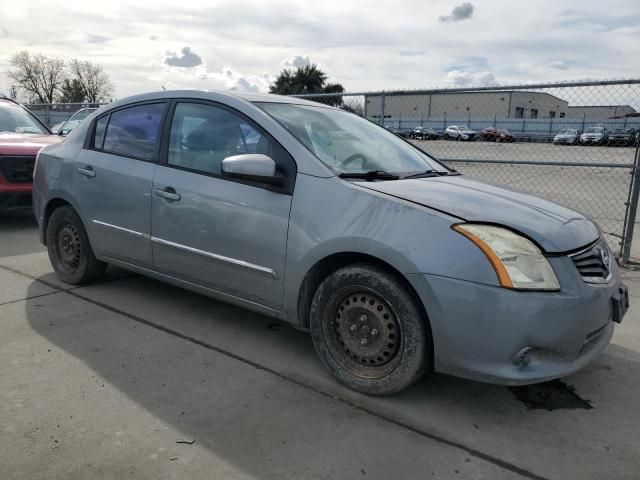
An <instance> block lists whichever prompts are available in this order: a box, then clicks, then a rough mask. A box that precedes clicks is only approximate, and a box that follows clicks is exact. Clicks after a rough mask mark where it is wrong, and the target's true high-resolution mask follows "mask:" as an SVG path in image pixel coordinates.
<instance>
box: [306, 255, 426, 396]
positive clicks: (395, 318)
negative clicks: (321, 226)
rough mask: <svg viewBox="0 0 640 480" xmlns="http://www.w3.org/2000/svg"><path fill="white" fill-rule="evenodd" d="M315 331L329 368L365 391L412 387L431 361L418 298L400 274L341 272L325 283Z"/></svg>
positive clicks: (316, 303)
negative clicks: (398, 277)
mask: <svg viewBox="0 0 640 480" xmlns="http://www.w3.org/2000/svg"><path fill="white" fill-rule="evenodd" d="M310 329H311V335H312V338H313V343H314V346H315V348H316V351H317V352H318V355H319V356H320V359H321V360H322V362H323V363H324V364H325V366H326V367H328V368H329V370H331V372H332V373H333V375H334V376H335V377H336V378H337V379H338V380H339V381H340V382H341V383H343V384H344V385H346V386H347V387H349V388H352V389H354V390H357V391H359V392H362V393H367V394H371V395H387V394H391V393H394V392H398V391H400V390H402V389H404V388H406V387H408V386H409V385H411V384H412V383H414V382H415V381H416V380H417V379H418V378H419V377H420V376H421V375H422V374H423V372H424V371H425V369H426V368H427V367H428V362H429V359H430V358H431V334H430V331H429V328H428V324H427V320H426V319H425V318H424V315H423V313H422V311H421V309H420V307H419V306H418V304H417V301H416V299H415V298H414V296H413V295H412V294H411V293H410V292H409V291H408V288H407V286H406V285H403V284H402V283H401V282H400V281H398V280H397V279H396V278H395V276H393V275H391V274H390V273H389V272H387V271H386V270H384V269H382V268H379V267H375V266H372V265H367V264H357V265H352V266H348V267H344V268H341V269H339V270H337V271H335V272H334V273H332V274H330V275H329V276H328V277H327V278H326V279H325V280H324V281H323V282H322V283H321V284H320V286H319V287H318V290H317V291H316V294H315V296H314V298H313V302H312V304H311V312H310Z"/></svg>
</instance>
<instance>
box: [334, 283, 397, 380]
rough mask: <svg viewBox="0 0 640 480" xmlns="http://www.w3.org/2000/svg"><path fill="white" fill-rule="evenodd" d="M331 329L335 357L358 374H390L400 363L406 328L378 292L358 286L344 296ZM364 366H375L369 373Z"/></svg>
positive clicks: (337, 305) (337, 308)
mask: <svg viewBox="0 0 640 480" xmlns="http://www.w3.org/2000/svg"><path fill="white" fill-rule="evenodd" d="M341 297H342V298H341V301H340V300H339V301H338V302H339V303H337V304H336V310H335V313H334V317H333V319H332V320H333V321H332V325H331V328H329V329H327V330H328V331H327V333H328V334H329V335H328V336H329V341H330V343H332V347H333V348H332V349H333V351H334V358H336V357H337V358H336V359H339V360H340V363H341V364H342V365H343V366H344V367H345V368H346V369H347V370H349V371H351V372H352V373H355V374H356V375H358V376H377V374H376V373H373V372H374V371H376V372H379V373H380V374H386V373H388V372H390V371H392V370H394V369H395V367H396V366H397V364H398V362H399V360H400V357H401V349H402V328H401V324H400V322H399V321H398V317H397V315H396V313H395V312H394V310H393V309H392V308H391V306H390V305H389V304H388V303H387V302H386V301H385V300H383V299H382V298H381V297H380V296H378V295H377V294H375V293H373V292H371V291H369V290H365V289H357V290H353V291H352V292H350V293H348V294H344V295H342V296H341ZM363 367H364V368H365V370H366V367H369V368H374V369H375V370H370V371H369V374H365V373H363Z"/></svg>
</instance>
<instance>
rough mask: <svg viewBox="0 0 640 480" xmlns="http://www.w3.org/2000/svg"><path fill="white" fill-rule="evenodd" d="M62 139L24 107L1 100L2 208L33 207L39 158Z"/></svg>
mask: <svg viewBox="0 0 640 480" xmlns="http://www.w3.org/2000/svg"><path fill="white" fill-rule="evenodd" d="M61 140H62V138H61V137H59V136H58V135H53V134H52V133H51V131H50V130H49V129H48V128H47V127H46V125H45V124H44V123H42V122H41V121H40V120H38V118H37V117H36V116H35V115H34V114H32V113H31V112H30V111H29V110H27V109H26V108H24V107H23V106H22V105H20V104H19V103H16V102H14V101H13V100H11V99H9V98H5V97H0V209H3V208H9V207H21V206H29V205H31V185H32V180H33V166H34V163H35V161H36V155H37V154H38V152H39V151H40V149H41V148H42V147H44V146H45V145H49V144H52V143H57V142H59V141H61Z"/></svg>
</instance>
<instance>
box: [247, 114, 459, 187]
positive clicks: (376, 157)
mask: <svg viewBox="0 0 640 480" xmlns="http://www.w3.org/2000/svg"><path fill="white" fill-rule="evenodd" d="M257 106H259V107H260V108H261V109H262V110H264V111H265V112H266V113H267V114H269V115H270V116H271V117H273V118H274V119H275V120H276V121H277V122H278V123H280V124H281V125H282V126H283V127H284V128H286V129H287V130H288V131H289V132H291V134H292V135H293V136H294V137H296V138H297V139H298V140H299V141H300V142H301V143H302V144H303V145H304V146H305V147H307V148H308V149H309V150H310V151H311V152H312V153H313V154H315V156H316V157H318V158H319V159H320V160H321V161H322V162H323V163H324V164H326V165H327V166H328V167H329V168H331V169H332V170H334V171H335V172H337V173H339V174H340V173H349V172H366V171H371V170H383V171H385V172H388V173H392V174H394V175H398V176H403V175H411V174H417V173H421V172H424V171H426V170H436V171H438V172H443V173H448V172H449V170H448V169H446V168H445V167H444V166H442V165H440V164H439V163H438V162H436V161H435V160H434V159H432V158H431V157H429V156H428V155H427V154H425V153H423V152H421V151H420V150H418V149H417V148H415V147H413V146H412V145H411V144H410V143H408V142H405V141H404V140H401V139H400V138H398V137H397V136H395V135H394V134H393V133H391V132H389V131H388V130H385V129H383V128H380V127H379V126H377V125H375V124H374V123H372V122H370V121H368V120H365V119H363V118H361V117H358V116H357V115H354V114H352V113H348V112H344V111H342V110H335V109H332V108H325V107H311V106H306V105H294V104H288V103H258V104H257Z"/></svg>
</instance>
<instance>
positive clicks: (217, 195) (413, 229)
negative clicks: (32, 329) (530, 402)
mask: <svg viewBox="0 0 640 480" xmlns="http://www.w3.org/2000/svg"><path fill="white" fill-rule="evenodd" d="M34 181H35V184H34V185H35V187H34V204H35V212H36V218H37V221H38V224H39V230H40V239H41V241H42V242H43V243H44V244H45V245H46V246H47V249H48V252H49V257H50V259H51V263H52V265H53V268H54V270H55V271H56V273H57V275H58V276H59V277H60V278H61V279H62V280H63V281H64V282H66V283H69V284H80V283H87V282H90V281H93V280H96V279H98V278H100V276H101V275H102V274H103V273H104V271H105V268H106V266H107V263H111V264H114V265H118V266H121V267H124V268H127V269H129V270H132V271H135V272H139V273H141V274H144V275H148V276H150V277H154V278H156V279H160V280H162V281H165V282H169V283H172V284H174V285H178V286H182V287H184V288H187V289H191V290H194V291H196V292H200V293H204V294H206V295H210V296H212V297H214V298H218V299H221V300H224V301H228V302H231V303H234V304H236V305H240V306H243V307H246V308H249V309H252V310H255V311H257V312H261V313H264V314H267V315H271V316H275V317H278V318H280V319H282V320H285V321H288V322H291V323H292V324H293V325H295V326H296V327H298V328H301V329H308V330H310V331H311V336H312V340H313V344H314V346H315V348H316V351H317V353H318V355H319V356H320V358H321V360H322V362H323V363H324V365H325V366H326V367H327V368H328V369H329V370H331V372H332V373H333V374H334V375H335V377H336V378H337V379H338V380H339V381H341V382H342V383H344V384H345V385H347V386H349V387H351V388H353V389H355V390H359V391H361V392H365V393H369V394H376V395H380V394H389V393H393V392H396V391H398V390H401V389H403V388H405V387H407V386H408V385H410V384H411V383H413V382H414V381H415V380H416V379H418V378H419V377H421V376H422V374H423V373H424V372H427V371H430V370H435V371H438V372H443V373H449V374H453V375H459V376H463V377H467V378H473V379H478V380H483V381H488V382H493V383H500V384H512V385H515V384H528V383H533V382H540V381H543V380H548V379H551V378H557V377H561V376H563V375H567V374H569V373H571V372H574V371H576V370H579V369H580V368H582V367H584V366H585V365H587V364H588V363H589V362H590V361H591V360H592V359H593V358H594V357H595V356H596V355H598V354H599V353H600V352H601V351H602V350H603V349H604V348H605V346H606V345H607V344H608V343H609V340H610V339H611V335H612V334H613V330H614V322H620V321H621V320H622V317H623V315H624V314H625V312H626V310H627V307H628V293H627V289H626V287H625V286H624V285H623V284H622V283H621V280H620V274H619V271H618V267H617V266H616V262H615V261H614V259H613V255H612V253H611V251H610V250H609V247H608V246H607V243H606V241H605V240H604V238H603V236H602V231H601V230H600V228H599V227H598V226H597V225H596V224H595V223H594V222H593V221H592V220H591V219H589V218H588V217H586V216H584V215H582V214H580V213H579V212H577V211H574V210H572V209H569V208H566V207H561V206H559V205H556V204H554V203H551V202H548V201H546V200H542V199H539V198H536V197H534V196H532V195H529V194H526V193H519V192H517V191H515V190H512V189H507V188H501V187H499V186H496V185H490V184H485V183H483V182H482V181H480V180H477V179H473V178H467V177H465V176H463V175H460V174H458V173H456V172H455V171H453V170H450V169H448V168H447V167H445V166H444V165H442V164H441V163H439V162H438V161H436V160H435V159H433V158H431V157H430V156H428V155H427V154H426V153H424V152H422V151H421V150H420V149H418V148H417V147H415V146H414V145H412V144H411V143H409V142H405V141H402V140H401V139H398V138H397V137H396V136H394V135H393V134H391V133H390V132H389V131H387V130H386V129H384V128H380V127H379V126H377V125H375V124H373V123H372V122H369V121H367V120H365V119H363V118H361V117H358V116H356V115H353V114H351V113H348V112H345V111H342V110H339V109H335V108H330V107H326V106H318V105H317V104H315V103H312V102H308V101H305V100H303V99H299V98H294V97H284V96H277V95H260V94H249V93H239V92H228V93H216V92H198V91H173V92H172V91H166V92H158V93H150V94H145V95H138V96H135V97H130V98H128V99H124V100H121V101H118V102H115V103H113V104H110V105H109V106H107V107H105V108H103V109H102V110H101V111H100V112H97V113H94V114H92V115H91V116H90V117H89V118H87V119H86V120H85V121H84V122H82V123H81V124H80V125H79V126H78V127H77V128H76V129H74V130H73V131H72V132H71V133H70V134H69V136H68V137H67V138H66V140H65V141H64V142H63V143H60V144H57V145H51V146H49V147H46V148H45V149H44V150H43V151H42V152H41V154H40V155H39V157H38V161H37V162H36V168H35V177H34Z"/></svg>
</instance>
